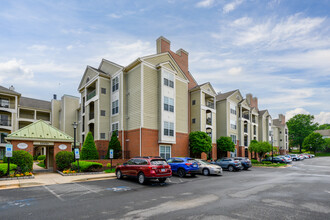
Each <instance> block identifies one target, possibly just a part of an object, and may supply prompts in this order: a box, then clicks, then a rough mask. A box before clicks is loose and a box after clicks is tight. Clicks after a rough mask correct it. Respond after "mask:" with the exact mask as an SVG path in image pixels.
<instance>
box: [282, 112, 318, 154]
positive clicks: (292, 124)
mask: <svg viewBox="0 0 330 220" xmlns="http://www.w3.org/2000/svg"><path fill="white" fill-rule="evenodd" d="M313 120H314V116H313V115H304V114H298V115H295V116H294V117H293V118H291V119H290V120H289V121H288V122H287V123H286V124H287V126H288V129H289V139H290V143H291V144H292V145H294V146H296V145H299V149H300V153H301V147H302V144H303V142H304V139H305V138H306V137H307V136H308V135H309V134H311V133H312V132H313V131H315V130H316V129H317V127H318V124H317V123H314V122H313Z"/></svg>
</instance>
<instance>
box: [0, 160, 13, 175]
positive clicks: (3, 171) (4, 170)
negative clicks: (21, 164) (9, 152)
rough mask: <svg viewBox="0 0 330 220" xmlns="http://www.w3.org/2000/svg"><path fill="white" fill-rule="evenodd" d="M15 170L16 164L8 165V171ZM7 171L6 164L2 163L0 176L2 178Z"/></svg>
mask: <svg viewBox="0 0 330 220" xmlns="http://www.w3.org/2000/svg"><path fill="white" fill-rule="evenodd" d="M16 168H17V165H16V164H12V163H11V164H10V165H9V170H10V171H11V170H15V169H16ZM7 169H8V164H6V163H2V164H0V176H4V175H6V174H7Z"/></svg>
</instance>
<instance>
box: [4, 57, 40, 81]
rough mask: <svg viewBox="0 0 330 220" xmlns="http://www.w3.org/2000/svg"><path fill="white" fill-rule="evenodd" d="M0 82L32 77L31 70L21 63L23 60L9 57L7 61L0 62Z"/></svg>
mask: <svg viewBox="0 0 330 220" xmlns="http://www.w3.org/2000/svg"><path fill="white" fill-rule="evenodd" d="M0 72H1V75H0V83H4V81H6V80H7V81H11V82H14V81H21V80H26V79H32V78H33V76H34V74H33V71H32V70H31V69H30V68H28V67H26V66H24V65H23V61H21V60H16V59H11V60H9V61H7V62H4V63H0Z"/></svg>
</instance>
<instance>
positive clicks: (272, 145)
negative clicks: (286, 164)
mask: <svg viewBox="0 0 330 220" xmlns="http://www.w3.org/2000/svg"><path fill="white" fill-rule="evenodd" d="M270 141H271V143H272V163H274V145H273V136H271V139H270Z"/></svg>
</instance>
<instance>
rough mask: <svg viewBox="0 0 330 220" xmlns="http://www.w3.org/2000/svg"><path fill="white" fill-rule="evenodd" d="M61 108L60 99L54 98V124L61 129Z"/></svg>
mask: <svg viewBox="0 0 330 220" xmlns="http://www.w3.org/2000/svg"><path fill="white" fill-rule="evenodd" d="M60 110H61V102H60V100H52V125H53V126H54V127H55V128H58V129H60Z"/></svg>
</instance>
